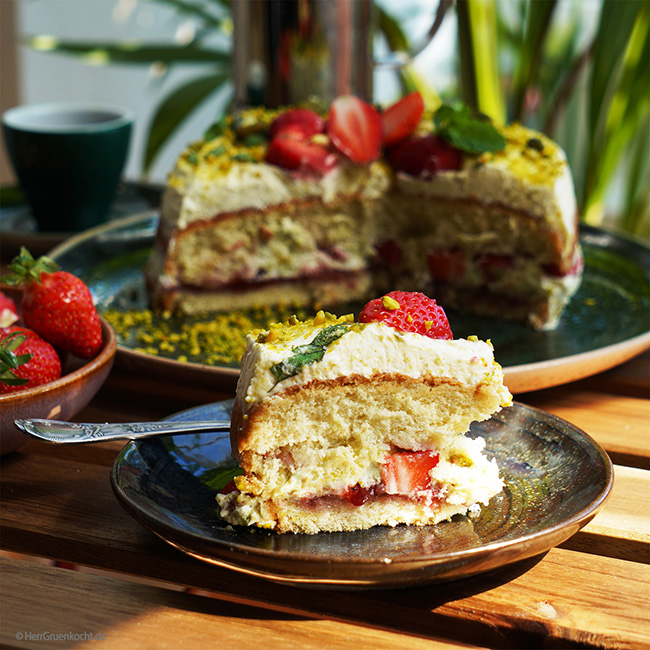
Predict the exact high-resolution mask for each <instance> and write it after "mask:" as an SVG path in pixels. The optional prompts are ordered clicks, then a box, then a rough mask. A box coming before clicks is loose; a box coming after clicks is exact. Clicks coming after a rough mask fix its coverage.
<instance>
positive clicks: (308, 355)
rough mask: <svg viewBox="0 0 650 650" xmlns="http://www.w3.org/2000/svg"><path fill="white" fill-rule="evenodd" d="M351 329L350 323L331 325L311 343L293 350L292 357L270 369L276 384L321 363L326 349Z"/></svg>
mask: <svg viewBox="0 0 650 650" xmlns="http://www.w3.org/2000/svg"><path fill="white" fill-rule="evenodd" d="M349 329H350V324H349V323H337V324H336V325H330V326H329V327H325V328H323V329H322V330H321V331H320V332H318V334H317V335H316V336H315V337H314V340H313V341H312V342H311V343H307V344H306V345H298V346H296V347H294V348H291V352H293V354H292V355H291V356H290V357H288V358H287V359H285V360H284V361H281V362H280V363H276V364H275V365H274V366H271V368H270V370H271V374H272V375H273V376H274V377H275V380H276V381H275V383H276V384H277V383H279V382H281V381H282V380H283V379H287V378H288V377H293V376H294V375H297V374H298V373H299V372H300V371H301V370H302V369H303V368H304V367H305V366H306V365H309V364H310V363H314V362H315V361H320V360H321V359H322V358H323V356H324V355H325V349H326V348H327V347H328V346H329V345H331V344H332V343H333V342H334V341H336V339H339V338H341V337H342V336H343V335H344V334H345V333H346V332H347V331H348V330H349Z"/></svg>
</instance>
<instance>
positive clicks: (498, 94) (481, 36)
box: [456, 0, 506, 124]
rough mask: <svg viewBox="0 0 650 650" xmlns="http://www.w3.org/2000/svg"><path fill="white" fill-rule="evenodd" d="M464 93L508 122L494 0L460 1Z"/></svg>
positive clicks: (470, 102) (467, 101)
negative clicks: (502, 88)
mask: <svg viewBox="0 0 650 650" xmlns="http://www.w3.org/2000/svg"><path fill="white" fill-rule="evenodd" d="M456 15H457V18H458V40H459V46H460V52H459V55H460V76H461V92H462V98H463V101H464V103H465V104H467V105H468V106H471V107H472V108H475V109H477V110H479V111H480V112H481V113H484V114H485V115H489V116H490V117H491V118H492V119H493V120H495V121H496V122H498V123H500V124H503V123H504V122H505V121H506V112H505V103H504V101H503V93H502V91H501V85H500V80H499V65H498V56H497V33H496V26H497V21H496V13H495V4H494V1H493V0H490V1H488V0H458V1H457V3H456Z"/></svg>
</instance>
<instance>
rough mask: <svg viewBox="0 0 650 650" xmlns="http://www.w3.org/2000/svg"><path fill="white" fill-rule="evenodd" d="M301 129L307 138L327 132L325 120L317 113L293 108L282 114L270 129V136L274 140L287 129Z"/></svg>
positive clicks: (307, 109)
mask: <svg viewBox="0 0 650 650" xmlns="http://www.w3.org/2000/svg"><path fill="white" fill-rule="evenodd" d="M296 127H297V128H299V129H301V130H302V132H303V133H304V134H305V137H310V136H312V135H316V134H317V133H323V131H324V130H325V120H324V119H323V118H322V117H321V116H320V115H319V114H318V113H316V112H315V111H312V110H311V109H309V108H292V109H290V110H288V111H285V112H284V113H280V115H278V116H277V117H276V118H275V119H274V120H273V122H271V127H270V129H269V136H270V137H271V138H274V137H275V136H276V135H278V134H280V133H282V131H284V130H286V129H287V128H296Z"/></svg>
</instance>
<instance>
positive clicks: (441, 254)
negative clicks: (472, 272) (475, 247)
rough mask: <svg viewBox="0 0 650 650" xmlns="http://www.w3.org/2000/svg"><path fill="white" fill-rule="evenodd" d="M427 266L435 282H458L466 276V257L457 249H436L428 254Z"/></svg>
mask: <svg viewBox="0 0 650 650" xmlns="http://www.w3.org/2000/svg"><path fill="white" fill-rule="evenodd" d="M427 266H428V267H429V272H430V273H431V277H432V278H433V279H434V280H437V281H438V282H458V281H459V280H460V279H461V278H462V277H463V276H464V275H465V256H464V254H463V251H461V250H460V249H457V248H454V249H444V248H436V249H435V250H430V251H428V252H427Z"/></svg>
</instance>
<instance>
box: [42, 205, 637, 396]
mask: <svg viewBox="0 0 650 650" xmlns="http://www.w3.org/2000/svg"><path fill="white" fill-rule="evenodd" d="M157 222H158V217H157V214H156V213H155V212H150V213H146V214H143V215H139V216H138V215H136V216H134V217H130V218H127V219H123V220H121V221H116V222H114V223H112V224H110V225H108V226H105V227H100V228H96V229H93V230H89V231H87V232H86V233H82V234H81V235H79V236H77V237H74V238H72V239H70V240H68V241H67V242H65V243H64V244H62V245H61V246H59V247H57V248H56V249H55V250H54V251H52V257H54V258H55V259H56V260H57V261H58V262H59V264H61V266H62V267H63V268H64V269H66V270H67V271H70V272H72V273H75V274H76V275H79V276H80V277H81V278H82V279H83V280H84V281H85V282H86V283H87V284H88V285H89V287H90V289H91V291H92V293H93V296H94V298H95V301H96V303H97V304H98V306H99V307H100V309H106V308H109V307H110V308H114V309H118V310H129V309H144V308H146V307H148V298H147V293H146V290H145V284H144V277H143V274H142V268H143V266H144V264H145V262H146V260H147V257H148V254H149V250H150V248H151V245H152V242H153V238H154V235H155V232H156V227H157ZM581 243H582V247H583V251H584V255H585V273H584V277H583V281H582V285H581V287H580V289H579V291H578V293H577V294H576V295H575V296H574V298H573V299H572V301H571V303H570V304H569V306H568V307H567V309H566V310H565V312H564V314H563V316H562V320H561V322H560V325H559V326H558V328H557V329H556V330H554V331H552V332H537V331H534V330H531V329H530V328H528V327H525V326H523V325H519V324H514V323H509V322H506V321H500V320H495V319H489V318H480V317H476V316H466V315H460V314H457V313H454V312H451V311H450V312H448V317H449V320H450V323H451V326H452V330H453V332H454V336H455V337H457V338H459V337H466V336H468V335H470V334H476V335H478V336H479V338H482V339H491V340H492V343H493V344H494V348H495V356H496V358H497V360H498V361H499V363H500V364H501V365H502V366H503V368H504V370H505V375H506V383H507V385H508V387H509V388H510V390H511V391H512V392H513V393H519V392H523V391H528V390H537V389H541V388H547V387H549V386H554V385H558V384H562V383H565V382H567V381H572V380H575V379H579V378H581V377H585V376H588V375H590V374H593V373H596V372H600V371H602V370H605V369H607V368H609V367H612V366H614V365H616V364H618V363H622V362H623V361H625V360H627V359H629V358H631V357H632V356H634V355H636V354H638V353H640V352H642V351H643V350H644V349H646V348H648V347H650V249H649V248H648V247H647V246H646V245H645V244H643V243H641V242H638V241H634V240H632V239H627V238H624V237H621V236H619V235H614V234H612V233H608V232H605V231H602V230H599V229H597V228H593V227H590V226H581ZM359 308H360V305H343V306H340V307H338V308H337V309H336V311H337V312H338V313H348V312H350V311H356V312H358V310H359ZM119 361H122V362H127V363H128V364H130V365H131V366H132V367H133V368H134V369H137V370H144V371H151V370H154V369H155V370H156V372H158V373H165V372H167V373H169V375H170V376H172V375H173V376H174V377H176V378H178V377H179V376H180V377H182V378H183V379H197V380H200V381H202V382H203V383H204V385H206V386H209V385H218V386H223V385H224V384H225V385H227V386H228V387H232V386H234V384H235V382H236V379H237V376H238V374H239V369H238V364H237V363H233V364H230V365H228V366H209V365H207V364H206V363H205V360H202V359H201V358H197V359H191V360H190V362H186V363H181V362H178V361H177V360H176V359H175V358H174V357H173V355H172V358H163V357H159V356H151V355H146V354H143V353H140V352H137V351H135V349H134V345H133V342H132V341H130V340H125V339H121V340H120V341H119V347H118V362H119Z"/></svg>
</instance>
